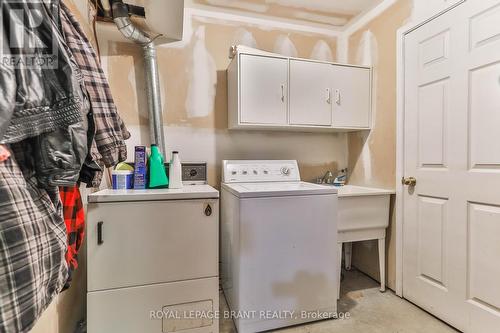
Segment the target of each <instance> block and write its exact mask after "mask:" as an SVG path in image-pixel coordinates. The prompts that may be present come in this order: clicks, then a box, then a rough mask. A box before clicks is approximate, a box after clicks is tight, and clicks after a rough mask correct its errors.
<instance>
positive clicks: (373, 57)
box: [356, 30, 378, 66]
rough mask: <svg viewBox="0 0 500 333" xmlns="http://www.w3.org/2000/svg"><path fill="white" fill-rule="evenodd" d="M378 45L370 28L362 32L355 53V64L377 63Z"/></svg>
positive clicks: (368, 64)
mask: <svg viewBox="0 0 500 333" xmlns="http://www.w3.org/2000/svg"><path fill="white" fill-rule="evenodd" d="M377 55H378V47H377V40H376V38H375V36H374V35H373V33H372V32H371V31H370V30H367V31H365V32H363V35H362V37H361V40H360V41H359V46H358V51H357V53H356V64H358V65H362V66H374V65H375V64H377V61H378V59H377Z"/></svg>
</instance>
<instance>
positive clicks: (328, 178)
mask: <svg viewBox="0 0 500 333" xmlns="http://www.w3.org/2000/svg"><path fill="white" fill-rule="evenodd" d="M346 181H347V168H345V169H342V170H340V172H339V173H338V174H337V177H334V176H333V173H332V172H331V171H327V172H326V173H325V175H324V176H323V177H322V178H321V177H319V178H317V179H316V182H317V183H318V184H330V185H332V184H333V185H338V186H342V185H344V184H345V182H346Z"/></svg>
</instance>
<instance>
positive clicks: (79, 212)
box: [59, 185, 85, 287]
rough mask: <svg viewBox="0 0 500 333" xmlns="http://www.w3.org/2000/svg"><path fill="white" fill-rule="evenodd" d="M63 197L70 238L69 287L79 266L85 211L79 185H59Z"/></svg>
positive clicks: (68, 253) (67, 230) (68, 260)
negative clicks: (72, 276)
mask: <svg viewBox="0 0 500 333" xmlns="http://www.w3.org/2000/svg"><path fill="white" fill-rule="evenodd" d="M59 195H60V197H61V202H62V208H63V214H64V223H65V224H66V234H67V239H68V250H67V252H66V262H67V263H68V266H69V275H70V276H69V278H70V279H69V280H68V283H67V284H66V287H69V283H70V282H71V275H72V273H73V271H74V270H76V269H77V268H78V257H77V254H78V251H79V250H80V247H81V246H82V242H83V236H84V234H85V213H84V210H83V203H82V197H81V195H80V189H79V188H78V185H76V186H71V187H59Z"/></svg>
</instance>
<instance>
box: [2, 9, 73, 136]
mask: <svg viewBox="0 0 500 333" xmlns="http://www.w3.org/2000/svg"><path fill="white" fill-rule="evenodd" d="M1 7H2V8H1V10H2V17H3V18H4V19H2V22H1V24H2V31H3V34H4V35H6V36H8V39H7V40H2V44H3V45H2V51H3V53H2V54H1V55H0V56H1V57H2V59H1V60H2V66H3V67H6V68H5V69H4V68H2V74H1V75H2V77H1V79H2V80H1V81H2V83H1V85H0V87H1V89H2V91H0V93H1V95H2V96H4V94H5V95H6V96H8V97H9V98H8V99H7V101H5V102H2V104H1V106H2V110H1V114H2V116H1V117H0V121H2V123H0V128H5V130H4V131H3V134H2V137H0V142H3V143H13V142H19V141H22V140H24V139H26V138H30V137H35V136H37V135H39V134H42V133H47V132H50V131H53V130H55V129H57V128H67V127H68V126H70V125H72V124H75V123H77V122H79V121H81V113H80V107H81V96H80V95H81V92H80V89H79V84H78V82H77V81H76V78H75V75H74V67H72V66H71V64H70V60H69V55H68V51H67V49H66V47H64V41H63V39H62V36H61V34H60V33H59V32H58V31H59V29H58V26H57V23H56V22H54V20H53V18H52V17H53V15H52V10H54V9H55V7H58V1H55V0H54V1H50V2H49V1H47V2H43V1H27V0H24V1H2V6H1ZM36 23H39V25H36ZM32 24H35V26H31V25H32ZM20 27H21V28H20ZM5 44H7V45H5ZM4 48H6V49H7V48H8V50H4ZM4 70H7V72H6V73H5V74H4ZM13 89H14V91H15V93H14V94H15V97H14V99H12V97H11V96H12V90H13ZM13 101H14V104H12V102H13ZM4 103H5V104H6V103H9V104H8V105H4ZM7 122H8V124H7ZM6 124H7V125H6Z"/></svg>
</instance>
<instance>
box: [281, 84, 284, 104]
mask: <svg viewBox="0 0 500 333" xmlns="http://www.w3.org/2000/svg"><path fill="white" fill-rule="evenodd" d="M281 101H282V102H285V85H284V84H282V85H281Z"/></svg>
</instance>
